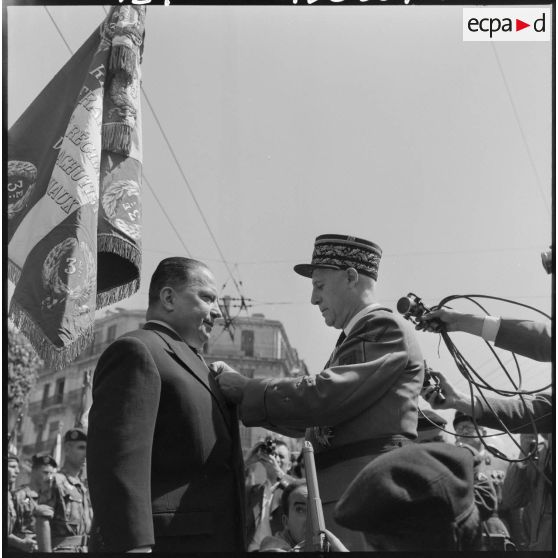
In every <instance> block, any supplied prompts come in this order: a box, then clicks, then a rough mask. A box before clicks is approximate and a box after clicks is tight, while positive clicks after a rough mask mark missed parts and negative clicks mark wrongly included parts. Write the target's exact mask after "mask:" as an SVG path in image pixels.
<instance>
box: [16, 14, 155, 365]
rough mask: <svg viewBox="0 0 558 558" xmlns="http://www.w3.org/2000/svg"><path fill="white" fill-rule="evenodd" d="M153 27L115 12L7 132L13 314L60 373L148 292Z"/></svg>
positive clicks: (140, 18)
mask: <svg viewBox="0 0 558 558" xmlns="http://www.w3.org/2000/svg"><path fill="white" fill-rule="evenodd" d="M144 24H145V7H144V6H121V7H114V8H112V9H111V11H110V13H109V15H108V16H107V18H106V20H105V21H104V22H103V23H102V24H101V26H100V27H99V28H98V29H97V30H96V31H95V32H94V33H93V34H92V35H91V37H89V39H88V40H87V41H86V42H85V43H84V44H83V45H82V46H81V48H80V49H79V50H78V51H77V52H76V53H75V54H74V55H73V56H72V57H71V59H70V60H69V61H68V62H67V63H66V65H65V66H64V67H63V68H62V69H61V70H60V71H59V72H58V74H56V76H55V77H54V78H53V79H52V81H51V82H50V83H49V84H48V85H47V86H46V87H45V89H43V91H42V92H41V93H40V94H39V96H38V97H37V98H36V99H35V100H34V101H33V103H32V104H31V105H30V106H29V107H28V108H27V110H26V111H25V112H24V113H23V115H22V116H21V117H20V118H19V119H18V121H17V122H16V123H15V124H14V125H13V126H12V128H11V129H10V130H9V132H8V185H7V189H8V208H7V216H8V275H9V278H10V280H11V281H13V282H14V283H15V290H14V294H13V297H12V301H11V303H10V309H9V315H10V317H11V318H12V319H13V321H14V323H15V324H16V325H17V326H18V327H19V328H20V330H21V331H22V332H23V333H24V334H25V335H26V336H27V337H28V338H29V340H30V341H31V343H32V344H33V346H34V347H35V349H36V350H37V352H38V353H39V355H41V357H42V358H43V359H44V360H45V362H46V364H47V365H49V366H52V367H54V368H61V367H64V366H66V365H67V364H68V363H70V362H71V361H72V360H73V359H74V358H76V357H77V356H78V355H79V354H80V353H81V352H82V351H83V350H84V349H85V348H86V347H87V345H89V344H90V343H91V342H92V341H93V331H94V319H95V309H96V308H101V307H103V306H106V305H108V304H112V303H114V302H118V301H119V300H122V299H123V298H126V297H127V296H130V295H131V294H133V293H134V292H135V291H137V289H138V288H139V274H140V266H141V201H140V188H141V164H142V147H141V124H140V121H141V118H140V83H141V74H140V62H141V56H142V52H143V39H144Z"/></svg>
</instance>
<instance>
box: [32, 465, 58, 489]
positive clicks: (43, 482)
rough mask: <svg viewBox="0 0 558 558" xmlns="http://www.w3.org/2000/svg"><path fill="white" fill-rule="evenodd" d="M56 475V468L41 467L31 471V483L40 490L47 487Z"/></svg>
mask: <svg viewBox="0 0 558 558" xmlns="http://www.w3.org/2000/svg"><path fill="white" fill-rule="evenodd" d="M52 475H54V467H53V466H52V465H41V466H40V467H37V468H36V469H33V470H32V471H31V481H32V482H33V484H35V485H36V486H39V487H40V488H43V487H46V486H47V485H48V483H49V482H50V479H51V478H52Z"/></svg>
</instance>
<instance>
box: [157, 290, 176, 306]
mask: <svg viewBox="0 0 558 558" xmlns="http://www.w3.org/2000/svg"><path fill="white" fill-rule="evenodd" d="M174 297H175V292H174V289H173V288H172V287H168V286H166V287H163V288H162V289H161V290H160V292H159V302H160V303H161V306H162V307H163V308H164V309H165V310H167V311H168V312H172V311H173V310H174Z"/></svg>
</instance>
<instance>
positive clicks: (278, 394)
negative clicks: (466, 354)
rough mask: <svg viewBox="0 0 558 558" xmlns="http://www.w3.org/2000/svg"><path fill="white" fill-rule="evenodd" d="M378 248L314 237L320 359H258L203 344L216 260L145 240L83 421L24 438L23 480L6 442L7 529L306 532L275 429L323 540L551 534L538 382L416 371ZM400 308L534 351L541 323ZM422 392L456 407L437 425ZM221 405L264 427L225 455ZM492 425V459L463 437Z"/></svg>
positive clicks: (75, 534) (391, 544)
mask: <svg viewBox="0 0 558 558" xmlns="http://www.w3.org/2000/svg"><path fill="white" fill-rule="evenodd" d="M381 255H382V251H381V249H380V247H379V246H377V245H376V244H375V243H373V242H370V241H367V240H364V239H360V238H355V237H351V236H343V235H321V236H319V237H318V238H317V239H316V241H315V245H314V252H313V255H312V261H311V263H309V264H299V265H297V266H295V272H296V273H298V274H299V275H301V276H303V277H306V278H308V279H311V281H312V295H311V303H312V304H314V305H316V306H318V307H319V309H320V312H321V314H322V316H323V317H324V320H325V323H326V325H328V326H330V327H334V328H336V329H339V330H341V334H340V337H339V339H338V342H337V344H336V346H335V348H334V350H333V352H332V354H331V356H330V358H329V360H328V362H327V363H326V365H325V366H324V368H323V370H322V371H320V372H319V373H317V374H312V375H308V376H303V377H297V378H276V379H255V378H247V377H245V376H243V375H241V374H240V373H238V372H237V371H236V370H234V369H232V368H231V367H230V366H228V365H227V364H226V363H224V362H217V363H213V364H211V365H209V366H208V365H207V364H206V362H205V360H204V357H203V347H204V345H205V344H206V343H207V342H208V340H209V338H210V333H211V330H212V328H213V325H214V323H215V320H216V319H217V318H219V317H220V310H219V304H218V293H217V288H216V281H215V278H214V276H213V274H212V272H211V271H210V270H209V268H208V267H207V266H206V265H205V264H204V263H202V262H199V261H196V260H191V259H187V258H178V257H177V258H167V259H165V260H163V261H162V262H161V263H160V264H159V266H158V267H157V269H156V270H155V272H154V274H153V277H152V280H151V284H150V289H149V305H148V310H147V322H146V324H145V325H144V326H143V328H142V329H140V330H137V331H134V332H130V333H127V334H125V335H123V336H122V337H120V338H119V339H117V340H116V341H115V342H113V343H112V344H111V345H110V346H109V347H108V348H107V350H106V351H105V352H104V353H103V355H102V356H101V358H100V359H99V362H98V364H97V368H96V370H95V374H94V379H93V405H92V408H91V411H90V414H89V429H88V432H87V433H85V432H83V431H82V430H79V429H72V430H70V431H69V432H67V433H66V435H65V437H64V440H65V442H64V452H65V460H64V464H63V465H62V467H61V468H60V469H59V470H58V469H57V464H56V462H55V461H54V460H53V458H52V457H51V456H49V455H37V456H34V458H33V467H32V474H31V481H30V484H29V486H27V487H21V488H18V489H17V490H15V479H16V477H17V469H18V458H17V456H15V455H10V456H9V458H8V465H9V469H8V470H9V471H10V483H11V484H10V487H9V490H10V495H9V498H8V501H9V511H10V513H9V539H8V544H9V546H10V548H13V549H17V550H21V551H24V552H32V551H34V550H39V551H45V552H51V551H54V552H56V551H60V552H63V551H72V550H73V551H85V550H87V549H88V548H89V549H94V550H96V551H106V552H174V553H187V552H206V551H213V552H242V551H297V550H304V549H305V538H306V537H307V522H308V521H310V519H309V517H310V514H309V508H308V506H309V502H308V486H307V485H306V481H305V471H304V460H303V459H302V458H301V456H300V455H298V456H297V455H294V454H292V453H291V450H290V447H292V446H290V445H289V444H288V443H287V442H286V437H290V438H295V439H301V438H305V440H307V441H309V442H311V443H312V446H313V450H314V451H313V454H312V455H313V456H314V460H315V470H316V480H317V486H318V488H319V494H320V498H321V509H322V511H323V517H324V520H325V529H324V533H323V535H324V540H325V541H327V545H328V546H329V549H330V550H334V551H366V550H388V551H390V550H394V551H397V550H402V551H432V550H438V551H446V550H513V549H521V550H552V540H553V532H552V529H553V508H552V496H553V490H552V483H553V470H552V463H553V460H552V455H551V454H552V451H551V450H552V443H551V441H549V437H550V433H551V432H552V429H553V408H552V398H551V395H550V394H539V395H534V396H529V395H526V396H523V398H522V399H521V400H519V399H517V398H489V399H488V400H483V401H481V400H477V401H471V398H470V396H468V395H465V394H461V393H459V392H458V391H457V390H455V389H454V388H453V386H452V385H451V383H450V382H449V381H448V379H447V378H446V377H445V376H444V374H442V373H440V372H431V374H432V376H433V377H435V378H436V379H437V385H436V386H432V385H430V384H428V383H425V382H424V372H425V371H424V360H423V357H422V354H421V350H420V345H419V343H418V340H417V337H416V333H415V332H414V331H413V329H412V327H410V325H409V323H408V322H406V321H405V320H404V319H403V318H402V317H401V316H399V315H397V314H395V313H394V312H392V310H391V309H389V308H387V307H384V306H382V305H381V304H379V303H378V302H377V300H376V295H375V284H376V280H377V278H378V268H379V262H380V259H381ZM418 327H419V328H420V329H424V330H427V331H439V330H440V329H441V328H443V329H445V330H446V331H458V330H459V331H467V332H469V333H471V334H473V335H479V336H482V337H483V338H485V339H487V340H489V341H491V342H493V343H494V344H495V345H496V346H499V347H502V348H505V349H508V350H512V351H514V352H516V353H518V354H523V355H524V356H527V357H530V358H534V359H537V360H544V361H550V360H551V356H552V354H551V353H552V349H551V337H550V329H549V328H548V326H544V325H542V324H539V323H536V322H530V321H525V320H506V319H499V318H492V317H479V316H471V315H464V314H459V313H457V312H455V311H453V310H448V309H444V308H442V309H437V310H434V311H432V312H429V313H426V314H425V315H424V316H422V317H421V318H420V324H419V326H418ZM440 393H442V394H443V397H442V398H441V397H439V395H440ZM420 397H422V399H423V400H425V401H426V402H428V403H429V404H430V406H431V407H432V410H431V409H424V410H421V409H420V408H419V407H420V405H419V403H420V400H419V398H420ZM437 409H454V410H455V418H454V421H453V429H454V432H455V435H456V438H455V442H454V443H452V441H451V440H450V439H449V437H448V435H447V434H446V433H445V430H446V421H445V420H444V419H443V418H442V417H441V416H440V415H438V414H437V413H436V412H435V410H437ZM239 419H240V420H242V422H243V423H244V424H245V425H246V426H260V427H263V428H266V429H268V430H270V431H272V432H274V433H276V434H274V436H273V437H270V438H269V439H266V440H262V441H260V442H258V443H257V444H256V445H255V446H254V447H253V448H251V449H250V450H249V451H248V452H247V454H246V455H244V456H243V455H242V449H241V445H240V437H239V430H238V420H239ZM502 425H505V427H506V428H508V429H509V430H510V431H512V432H515V433H521V434H522V436H523V438H522V441H521V447H522V451H521V452H520V457H523V456H529V457H530V458H529V459H527V460H524V461H519V462H517V463H513V464H512V465H510V466H509V467H508V469H507V472H504V470H503V469H500V468H495V467H491V466H490V465H491V461H492V458H491V456H490V455H489V454H488V453H487V451H486V447H485V446H486V444H484V443H481V442H480V439H481V438H482V437H483V435H484V431H483V428H485V427H486V428H496V429H502ZM534 427H536V430H534ZM535 432H541V433H543V437H541V438H538V437H536V436H534V433H535ZM86 446H87V475H86V478H85V477H83V476H82V475H81V474H80V471H81V472H83V463H84V460H85V453H86ZM255 468H259V477H260V478H259V479H258V478H257V476H258V475H257V471H256V470H255Z"/></svg>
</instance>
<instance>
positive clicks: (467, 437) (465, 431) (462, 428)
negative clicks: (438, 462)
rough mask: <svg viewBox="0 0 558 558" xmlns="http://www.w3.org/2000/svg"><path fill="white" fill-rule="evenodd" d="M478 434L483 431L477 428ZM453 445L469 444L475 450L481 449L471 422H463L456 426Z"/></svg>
mask: <svg viewBox="0 0 558 558" xmlns="http://www.w3.org/2000/svg"><path fill="white" fill-rule="evenodd" d="M479 432H480V433H481V434H482V433H483V430H482V429H481V428H479ZM471 436H472V437H471ZM455 444H456V445H460V444H469V445H470V446H473V447H474V448H475V449H477V450H479V449H480V448H481V446H482V444H481V441H480V440H479V437H478V434H477V431H476V430H475V425H474V424H473V423H472V422H471V421H469V420H463V421H461V422H459V423H458V424H457V426H456V427H455Z"/></svg>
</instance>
